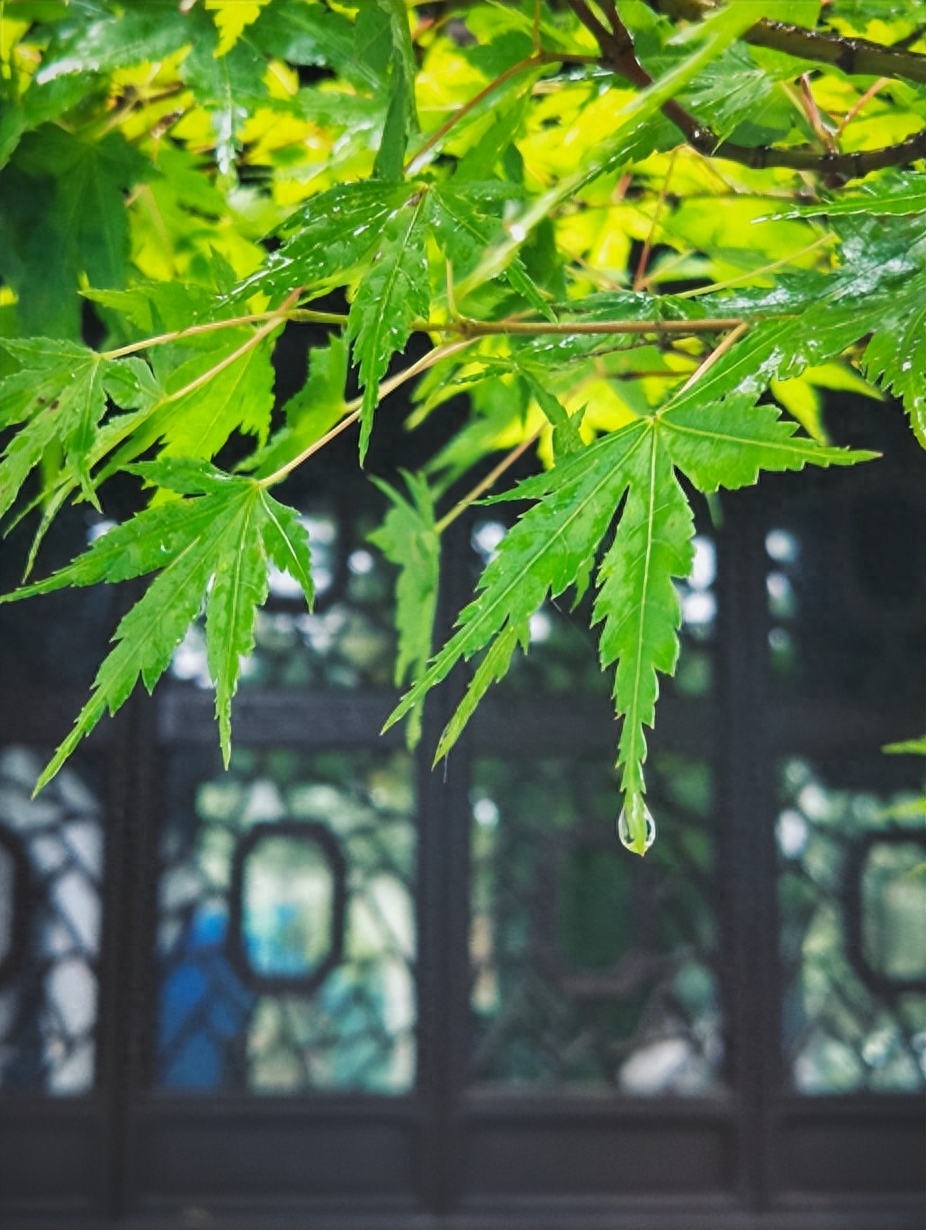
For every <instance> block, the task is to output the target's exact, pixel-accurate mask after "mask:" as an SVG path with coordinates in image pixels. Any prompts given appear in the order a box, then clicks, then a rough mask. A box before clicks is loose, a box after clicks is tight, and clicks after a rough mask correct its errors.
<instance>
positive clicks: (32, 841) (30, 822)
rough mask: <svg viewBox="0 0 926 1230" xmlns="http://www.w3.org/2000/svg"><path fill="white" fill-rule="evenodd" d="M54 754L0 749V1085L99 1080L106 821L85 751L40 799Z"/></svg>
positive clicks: (55, 1086)
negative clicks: (37, 790)
mask: <svg viewBox="0 0 926 1230" xmlns="http://www.w3.org/2000/svg"><path fill="white" fill-rule="evenodd" d="M46 759H47V757H45V756H44V755H42V754H41V753H39V752H38V751H36V750H34V749H31V748H26V747H21V746H8V747H5V748H3V749H0V901H2V906H0V1087H2V1089H3V1091H5V1092H6V1091H12V1090H23V1091H28V1092H32V1093H38V1092H44V1093H50V1094H78V1093H86V1092H87V1091H88V1090H89V1089H91V1088H92V1086H93V1080H94V1063H95V1045H96V1041H95V1031H96V1022H97V960H98V956H99V949H100V880H101V875H102V864H103V827H102V817H101V809H100V804H99V801H98V790H97V788H96V783H95V781H94V778H93V775H92V773H91V771H90V768H89V766H88V763H87V760H86V759H81V758H80V757H76V756H75V757H74V758H73V759H72V760H71V761H70V762H69V764H68V766H67V767H66V768H64V769H62V771H61V772H60V773H59V774H58V776H57V777H56V778H55V779H54V780H53V781H52V782H51V784H50V785H48V786H46V787H45V789H44V790H43V791H42V793H41V794H40V795H39V796H38V798H36V799H33V798H31V794H32V788H33V786H34V785H35V782H36V780H37V778H38V776H39V773H40V771H41V769H42V767H43V765H44V764H45V762H46Z"/></svg>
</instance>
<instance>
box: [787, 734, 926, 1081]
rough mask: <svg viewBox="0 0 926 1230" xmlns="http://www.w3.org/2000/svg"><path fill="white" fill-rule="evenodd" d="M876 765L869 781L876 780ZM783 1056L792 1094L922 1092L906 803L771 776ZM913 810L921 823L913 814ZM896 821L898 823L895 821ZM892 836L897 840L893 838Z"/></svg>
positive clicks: (918, 943)
mask: <svg viewBox="0 0 926 1230" xmlns="http://www.w3.org/2000/svg"><path fill="white" fill-rule="evenodd" d="M876 772H877V770H876V767H873V769H872V780H877V777H876ZM781 791H782V802H783V804H784V806H783V807H782V810H781V813H780V815H779V818H778V849H779V856H780V878H779V904H780V911H781V951H782V964H783V972H784V984H785V985H784V990H785V1009H784V1048H785V1057H786V1062H787V1065H788V1070H789V1073H790V1078H791V1080H792V1081H793V1084H794V1086H795V1088H796V1089H798V1090H799V1091H800V1092H801V1093H808V1094H814V1093H849V1092H855V1091H861V1090H870V1091H882V1092H888V1091H897V1092H902V1091H913V1090H917V1089H922V1088H924V1087H926V997H924V994H923V989H922V987H918V986H917V985H916V982H917V980H921V979H922V977H923V973H924V954H926V935H924V928H926V921H924V920H926V877H924V876H923V875H922V874H921V872H919V871H918V870H917V868H918V867H920V866H921V864H922V862H923V860H924V859H926V848H924V844H923V842H924V840H926V838H924V833H923V826H922V819H921V818H920V817H921V816H922V809H921V805H920V804H919V803H918V802H917V800H916V797H915V796H914V795H907V796H900V797H899V798H897V799H895V800H894V803H893V804H892V805H890V806H889V805H888V804H887V802H886V801H883V800H881V799H879V798H878V797H876V796H874V795H873V794H871V793H868V792H862V791H858V790H841V789H840V790H835V789H832V788H831V787H830V786H829V785H828V784H827V782H826V780H825V778H824V777H823V775H822V774H821V773H820V772H819V770H817V769H816V768H815V767H814V766H813V765H811V764H809V763H808V762H807V761H805V760H801V759H797V758H793V759H789V760H787V761H785V762H784V764H783V765H782V767H781ZM917 811H919V817H918V816H917V814H916V813H917ZM898 817H899V819H898ZM898 838H902V840H898Z"/></svg>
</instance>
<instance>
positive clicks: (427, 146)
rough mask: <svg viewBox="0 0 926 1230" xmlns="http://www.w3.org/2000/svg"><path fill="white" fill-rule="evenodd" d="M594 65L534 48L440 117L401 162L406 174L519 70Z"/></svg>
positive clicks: (587, 60) (583, 58)
mask: <svg viewBox="0 0 926 1230" xmlns="http://www.w3.org/2000/svg"><path fill="white" fill-rule="evenodd" d="M564 63H569V64H597V63H598V57H597V56H583V55H569V54H567V53H566V52H562V53H560V54H558V55H557V54H556V53H554V52H552V51H540V50H538V51H534V52H532V53H531V55H529V56H526V57H525V58H524V59H523V60H519V61H518V62H517V64H511V65H509V67H508V68H506V69H505V71H504V72H503V73H500V74H499V75H498V76H497V77H495V78H493V79H492V80H491V81H490V82H489V83H488V85H485V86H483V88H482V89H481V90H480V91H479V93H478V94H474V95H473V97H472V98H469V99H467V101H466V102H465V103H463V105H462V106H460V107H458V108H457V110H456V111H454V113H453V114H452V115H450V116H448V117H447V119H446V120H444V122H443V124H441V125H440V126H439V127H438V128H435V129H434V131H433V132H432V133H431V134H430V136H428V138H427V140H425V141H424V143H423V144H422V145H420V146H419V147H418V149H417V150H415V152H414V154H412V156H411V157H410V158H409V159H408V161H407V162H406V164H405V173H406V175H411V174H414V173H415V172H417V171H418V170H419V169H420V165H419V164H420V163H421V160H422V159H423V158H424V157H425V156H426V155H427V154H429V153H430V152H431V150H432V149H434V148H435V147H436V146H438V145H440V144H441V142H442V141H443V140H444V138H445V137H446V136H447V134H448V133H449V132H450V131H451V129H453V128H454V127H456V125H457V124H459V123H460V121H461V120H464V119H465V118H466V117H467V115H469V113H470V112H471V111H473V110H474V109H475V108H476V107H478V106H479V104H480V103H482V102H484V101H485V100H486V99H487V98H488V97H489V96H490V95H491V94H494V92H495V91H496V90H497V89H498V88H499V86H501V85H504V84H505V82H506V81H510V80H511V79H512V77H517V76H518V75H519V74H520V73H526V72H530V71H531V70H532V69H535V68H544V67H546V66H548V65H552V64H564Z"/></svg>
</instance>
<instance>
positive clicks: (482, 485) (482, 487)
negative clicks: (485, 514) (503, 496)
mask: <svg viewBox="0 0 926 1230" xmlns="http://www.w3.org/2000/svg"><path fill="white" fill-rule="evenodd" d="M546 426H547V424H546V423H545V422H544V423H541V425H540V426H539V427H538V428H537V430H536V431H532V432H531V434H530V435H529V436H528V437H527V438H526V439H525V440H522V441H521V443H520V444H518V445H516V446H515V447H514V448H513V449H512V450H511V452H509V453H506V454H505V456H504V457H503V458H502V459H501V461H500V462H499V463H498V465H496V466H494V467H493V468H492V469H491V470H490V471H489V472H488V474H487V475H486V476H485V478H483V479H480V481H479V482H478V483H477V484H476V486H475V487H473V489H472V490H471V491H467V493H466V495H464V496H463V497H462V499H459V500H457V502H456V504H454V506H453V508H451V509H450V511H449V512H448V513H445V514H444V516H443V517H441V519H440V520H439V521H437V522H435V525H434V532H435V533H436V534H443V532H444V530H445V529H447V527H448V526H449V525H452V524H453V522H454V521H456V519H457V517H459V516H460V515H461V514H462V513H464V512H466V510H467V508H469V506H470V505H471V504H473V503H475V501H476V500H478V499H479V497H480V496H481V495H482V493H483V492H484V491H488V490H489V488H490V487H493V486H494V485H495V483H496V482H497V481H498V479H499V478H501V476H502V475H503V474H504V473H505V471H506V470H507V469H508V468H509V467H510V466H513V465H514V463H515V462H516V461H517V460H518V458H519V457H520V456H521V455H522V454H523V453H526V452H527V450H528V449H529V448H530V446H531V445H532V444H533V443H534V442H535V441H536V440H537V437H538V436H539V435H540V433H541V432H542V431H543V429H544V427H546Z"/></svg>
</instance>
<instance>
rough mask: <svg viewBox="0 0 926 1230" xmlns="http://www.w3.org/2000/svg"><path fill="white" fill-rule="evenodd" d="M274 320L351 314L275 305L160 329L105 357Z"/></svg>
mask: <svg viewBox="0 0 926 1230" xmlns="http://www.w3.org/2000/svg"><path fill="white" fill-rule="evenodd" d="M300 294H301V287H300V289H299V290H296V291H293V292H292V294H291V295H290V296H289V298H288V299H287V301H286V302H287V303H289V302H291V301H293V300H294V299H295V298H298V297H299V295H300ZM265 320H266V321H273V322H274V327H275V326H276V324H277V323H282V322H284V321H287V320H294V321H297V322H298V323H300V324H319V325H345V324H347V317H346V316H345V315H344V314H343V313H340V312H312V311H309V310H308V309H307V308H287V307H286V306H285V304H284V306H283V307H279V308H274V309H273V310H272V311H267V312H248V313H247V315H245V316H232V317H230V318H229V319H228V320H208V321H205V322H204V323H203V324H201V325H190V326H189V327H188V328H186V329H174V330H173V332H171V333H159V334H157V335H156V336H155V337H146V338H143V339H142V341H140V342H131V343H129V345H127V346H120V347H119V348H118V349H117V350H104V351H103V352H102V357H103V358H104V359H121V358H124V357H125V355H130V354H138V352H139V351H141V350H149V349H150V348H151V347H153V346H166V345H168V343H170V342H182V341H183V339H184V338H187V337H196V336H197V335H198V334H201V333H215V332H216V331H217V330H220V329H233V328H235V327H236V326H238V325H254V324H258V323H259V322H260V321H265Z"/></svg>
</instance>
